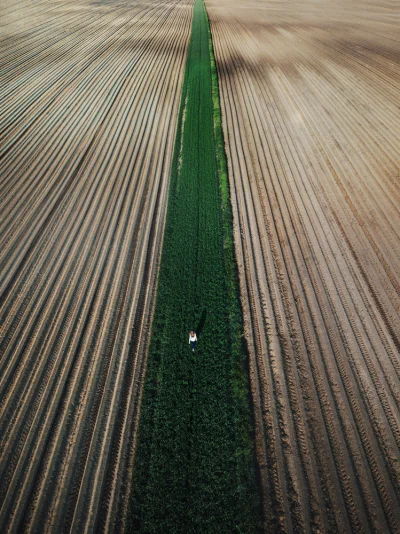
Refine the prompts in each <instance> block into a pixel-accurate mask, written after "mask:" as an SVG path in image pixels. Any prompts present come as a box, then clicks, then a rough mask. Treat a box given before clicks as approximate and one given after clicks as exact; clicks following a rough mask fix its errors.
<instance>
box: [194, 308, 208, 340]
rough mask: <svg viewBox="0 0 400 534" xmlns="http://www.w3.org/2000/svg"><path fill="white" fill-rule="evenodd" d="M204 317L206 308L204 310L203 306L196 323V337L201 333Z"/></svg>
mask: <svg viewBox="0 0 400 534" xmlns="http://www.w3.org/2000/svg"><path fill="white" fill-rule="evenodd" d="M206 318H207V310H206V308H204V309H203V311H202V312H201V317H200V321H199V324H198V325H197V328H196V330H195V332H196V335H197V336H198V337H200V335H201V333H202V331H203V328H204V324H205V322H206Z"/></svg>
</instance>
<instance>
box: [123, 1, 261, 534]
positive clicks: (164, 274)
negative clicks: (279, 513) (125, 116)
mask: <svg viewBox="0 0 400 534" xmlns="http://www.w3.org/2000/svg"><path fill="white" fill-rule="evenodd" d="M238 291H239V290H238V281H237V273H236V267H235V262H234V252H233V236H232V213H231V208H230V201H229V187H228V178H227V170H226V160H225V152H224V143H223V137H222V130H221V114H220V108H219V97H218V81H217V74H216V69H215V63H214V58H213V52H212V42H211V35H210V31H209V24H208V19H207V16H206V12H205V9H204V6H203V3H202V0H196V3H195V6H194V15H193V26H192V37H191V42H190V46H189V50H188V58H187V64H186V71H185V78H184V83H183V91H182V101H181V109H180V113H179V119H178V129H177V137H176V144H175V152H174V160H173V166H172V174H171V184H170V193H169V201H168V213H167V220H166V227H165V236H164V245H163V252H162V260H161V268H160V274H159V284H158V293H157V303H156V310H155V317H154V322H153V331H152V339H151V346H150V352H149V357H148V364H147V374H146V381H145V384H144V392H143V400H142V408H141V419H140V424H139V434H138V444H137V453H136V457H135V470H134V482H133V495H132V502H131V509H130V515H129V525H128V526H129V529H128V530H129V531H131V532H153V533H161V532H163V533H164V532H182V533H193V532H202V533H208V532H218V533H233V532H242V533H245V532H246V533H247V532H249V533H250V532H251V533H254V532H258V531H259V530H260V529H261V512H260V504H259V492H258V486H257V483H256V468H255V455H254V443H253V440H252V426H251V410H250V403H249V385H248V373H247V370H246V357H245V353H244V351H243V347H242V335H241V328H242V326H241V325H242V318H241V311H240V302H239V292H238ZM190 329H195V330H196V331H197V335H198V343H197V348H196V352H195V353H194V354H193V353H192V351H191V350H190V347H189V344H188V338H189V330H190Z"/></svg>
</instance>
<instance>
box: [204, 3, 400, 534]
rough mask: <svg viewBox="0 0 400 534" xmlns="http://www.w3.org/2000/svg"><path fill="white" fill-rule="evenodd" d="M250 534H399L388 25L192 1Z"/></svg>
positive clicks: (388, 16) (397, 70)
mask: <svg viewBox="0 0 400 534" xmlns="http://www.w3.org/2000/svg"><path fill="white" fill-rule="evenodd" d="M206 8H207V11H208V14H209V18H210V24H211V31H212V36H213V44H214V51H215V56H216V62H217V68H218V74H219V83H220V92H221V100H222V101H221V108H222V114H223V127H224V133H225V144H226V151H227V157H228V165H229V175H230V187H231V196H232V203H233V212H234V222H235V228H234V231H235V246H236V253H237V258H238V263H239V269H240V283H241V293H242V301H243V308H244V314H245V334H246V339H247V342H248V345H249V351H250V359H251V381H252V389H253V399H254V405H255V411H256V436H257V450H258V459H259V464H260V471H261V479H262V485H263V497H264V513H265V526H266V531H268V532H271V531H274V532H293V531H294V532H309V531H310V530H312V531H314V532H399V531H400V462H399V457H400V456H399V446H400V410H399V407H400V358H399V343H400V314H399V311H400V299H399V291H400V269H399V267H400V240H399V236H400V187H399V183H400V180H399V177H400V108H399V102H400V36H399V33H398V27H399V22H400V11H399V8H398V5H397V6H396V4H395V3H393V2H381V3H374V4H366V3H364V2H349V3H338V2H327V1H323V2H311V1H309V2H308V1H307V2H287V1H283V2H273V1H265V2H254V1H250V2H246V3H243V2H239V1H238V0H218V2H216V1H215V0H207V1H206Z"/></svg>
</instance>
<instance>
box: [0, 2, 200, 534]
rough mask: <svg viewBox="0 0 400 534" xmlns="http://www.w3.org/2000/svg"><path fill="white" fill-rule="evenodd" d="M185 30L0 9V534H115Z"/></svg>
mask: <svg viewBox="0 0 400 534" xmlns="http://www.w3.org/2000/svg"><path fill="white" fill-rule="evenodd" d="M191 20H192V2H190V1H189V2H185V1H183V2H182V1H180V2H174V1H173V2H169V3H167V2H157V1H153V2H144V1H139V2H133V3H132V2H127V1H126V2H125V1H115V2H107V1H104V2H103V1H98V2H96V1H93V2H91V1H88V0H84V1H79V2H78V1H61V2H56V1H54V2H53V1H50V2H45V1H43V2H41V1H39V2H30V1H25V2H18V3H16V2H11V1H8V0H6V2H2V6H1V26H2V37H1V52H0V62H1V67H2V70H1V77H0V102H1V104H0V106H1V108H0V143H1V146H0V212H1V220H0V225H1V226H0V273H1V278H0V295H1V308H0V330H1V332H0V336H1V337H0V508H1V510H0V531H1V532H2V533H5V532H16V531H22V530H29V531H36V532H54V533H61V532H69V531H71V532H88V531H96V532H100V531H103V530H104V531H108V532H114V531H116V530H118V529H119V528H121V527H123V525H122V524H121V518H122V517H124V515H125V514H124V510H125V508H126V504H127V503H126V497H127V496H128V493H129V481H130V480H131V475H132V472H131V471H132V465H131V459H132V452H133V449H134V445H135V431H136V427H137V418H138V403H139V400H140V384H141V378H142V375H143V372H144V365H143V361H144V359H143V358H144V355H145V352H146V349H147V343H148V326H149V323H150V318H151V314H152V310H153V304H154V290H155V282H156V275H157V269H158V263H159V256H160V248H161V237H162V233H163V227H164V220H165V207H166V198H167V196H166V194H167V191H168V184H169V172H170V166H171V159H172V151H173V145H174V141H175V131H176V121H177V116H178V109H179V102H180V96H181V86H182V80H183V73H184V65H185V57H186V52H187V44H188V40H189V37H190V28H191Z"/></svg>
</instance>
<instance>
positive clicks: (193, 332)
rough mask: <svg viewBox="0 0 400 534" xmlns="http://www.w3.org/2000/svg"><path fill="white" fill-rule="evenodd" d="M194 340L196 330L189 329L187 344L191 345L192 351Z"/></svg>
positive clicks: (195, 339)
mask: <svg viewBox="0 0 400 534" xmlns="http://www.w3.org/2000/svg"><path fill="white" fill-rule="evenodd" d="M196 341H197V336H196V332H195V331H194V330H191V331H190V333H189V345H190V346H191V347H192V351H193V352H194V349H195V347H196Z"/></svg>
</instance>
